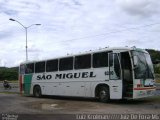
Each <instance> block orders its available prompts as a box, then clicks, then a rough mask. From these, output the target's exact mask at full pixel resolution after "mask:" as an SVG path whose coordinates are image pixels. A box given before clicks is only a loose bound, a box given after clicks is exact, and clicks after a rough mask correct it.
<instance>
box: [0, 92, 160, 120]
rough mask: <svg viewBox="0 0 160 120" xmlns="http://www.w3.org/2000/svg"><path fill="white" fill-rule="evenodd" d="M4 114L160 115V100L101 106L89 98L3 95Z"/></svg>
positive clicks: (1, 108) (0, 110)
mask: <svg viewBox="0 0 160 120" xmlns="http://www.w3.org/2000/svg"><path fill="white" fill-rule="evenodd" d="M0 113H1V114H2V113H3V114H8V113H9V114H14V115H19V114H24V115H26V114H30V115H37V114H38V115H39V114H41V115H46V114H49V115H53V114H54V115H60V114H61V115H63V114H75V115H77V114H160V96H159V95H157V96H154V97H150V98H147V99H141V100H129V101H124V100H112V101H110V102H109V103H100V102H98V101H97V100H95V99H87V98H73V97H55V96H54V97H53V96H52V97H51V96H44V97H43V98H34V97H25V96H21V95H19V94H4V93H0ZM3 114H2V115H3ZM32 117H33V116H32ZM41 118H42V117H41ZM64 118H65V117H64ZM31 120H32V119H31ZM62 120H63V118H62Z"/></svg>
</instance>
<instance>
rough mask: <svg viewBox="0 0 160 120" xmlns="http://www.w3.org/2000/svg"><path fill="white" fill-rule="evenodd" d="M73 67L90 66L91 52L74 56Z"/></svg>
mask: <svg viewBox="0 0 160 120" xmlns="http://www.w3.org/2000/svg"><path fill="white" fill-rule="evenodd" d="M74 68H75V69H87V68H91V54H87V55H81V56H76V57H75V62H74Z"/></svg>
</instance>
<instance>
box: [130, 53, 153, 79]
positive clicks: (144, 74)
mask: <svg viewBox="0 0 160 120" xmlns="http://www.w3.org/2000/svg"><path fill="white" fill-rule="evenodd" d="M132 55H133V56H137V58H138V62H137V65H136V66H135V69H134V72H135V78H136V79H149V78H150V79H153V78H154V75H153V73H154V71H153V65H152V61H151V58H150V55H149V54H148V53H145V52H140V51H132Z"/></svg>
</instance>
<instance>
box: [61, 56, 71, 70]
mask: <svg viewBox="0 0 160 120" xmlns="http://www.w3.org/2000/svg"><path fill="white" fill-rule="evenodd" d="M72 69H73V57H68V58H62V59H60V61H59V70H60V71H63V70H72Z"/></svg>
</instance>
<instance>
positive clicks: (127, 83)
mask: <svg viewBox="0 0 160 120" xmlns="http://www.w3.org/2000/svg"><path fill="white" fill-rule="evenodd" d="M121 67H122V80H123V97H130V98H132V96H133V76H132V65H131V57H130V55H129V52H122V53H121Z"/></svg>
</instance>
